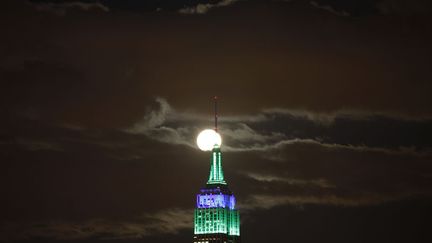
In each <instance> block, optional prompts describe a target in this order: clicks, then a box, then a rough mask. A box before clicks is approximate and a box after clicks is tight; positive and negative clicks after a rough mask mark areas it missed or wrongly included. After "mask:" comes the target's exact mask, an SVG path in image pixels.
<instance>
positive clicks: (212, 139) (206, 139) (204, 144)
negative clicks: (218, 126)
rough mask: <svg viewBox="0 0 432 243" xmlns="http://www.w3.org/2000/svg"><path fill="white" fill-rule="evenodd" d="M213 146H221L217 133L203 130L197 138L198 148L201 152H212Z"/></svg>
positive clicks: (220, 139)
mask: <svg viewBox="0 0 432 243" xmlns="http://www.w3.org/2000/svg"><path fill="white" fill-rule="evenodd" d="M215 144H217V145H218V146H220V145H221V144H222V138H221V136H220V135H219V133H217V132H215V130H213V129H206V130H203V131H201V132H200V134H199V135H198V137H197V145H198V148H199V149H201V150H202V151H210V150H212V149H213V146H214V145H215Z"/></svg>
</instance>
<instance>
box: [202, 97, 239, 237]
mask: <svg viewBox="0 0 432 243" xmlns="http://www.w3.org/2000/svg"><path fill="white" fill-rule="evenodd" d="M213 99H214V117H215V124H214V125H215V127H214V129H215V131H216V132H218V127H217V125H218V124H217V122H218V112H217V96H214V98H213ZM210 162H211V163H210V175H209V179H208V181H207V184H206V186H205V187H204V188H202V189H201V190H200V193H198V194H197V198H196V207H195V210H194V243H203V242H206V243H222V242H224V243H240V214H239V211H238V210H237V209H236V199H235V196H234V194H233V193H232V192H231V191H230V190H229V188H228V185H227V183H226V182H225V179H224V174H223V170H222V153H221V149H220V147H219V145H218V144H215V145H214V147H213V150H212V156H211V159H210Z"/></svg>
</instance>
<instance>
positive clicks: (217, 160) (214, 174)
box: [207, 144, 227, 185]
mask: <svg viewBox="0 0 432 243" xmlns="http://www.w3.org/2000/svg"><path fill="white" fill-rule="evenodd" d="M209 184H223V185H226V184H227V183H226V182H225V180H224V174H223V170H222V156H221V151H220V147H219V146H218V145H217V144H215V146H214V147H213V150H212V157H211V165H210V175H209V179H208V181H207V185H209Z"/></svg>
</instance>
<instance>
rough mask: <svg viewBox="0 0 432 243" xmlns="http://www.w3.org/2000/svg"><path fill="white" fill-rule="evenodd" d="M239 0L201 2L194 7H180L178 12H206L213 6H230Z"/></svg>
mask: <svg viewBox="0 0 432 243" xmlns="http://www.w3.org/2000/svg"><path fill="white" fill-rule="evenodd" d="M238 1H239V0H221V1H219V2H218V3H215V4H211V3H200V4H198V5H196V6H193V7H186V8H182V9H180V10H179V11H178V12H179V13H181V14H205V13H207V12H208V11H209V10H210V9H213V8H220V7H226V6H229V5H231V4H233V3H235V2H238Z"/></svg>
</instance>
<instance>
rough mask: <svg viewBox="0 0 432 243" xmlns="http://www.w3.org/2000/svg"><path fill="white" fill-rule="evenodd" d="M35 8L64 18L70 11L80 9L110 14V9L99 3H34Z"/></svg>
mask: <svg viewBox="0 0 432 243" xmlns="http://www.w3.org/2000/svg"><path fill="white" fill-rule="evenodd" d="M33 5H34V7H35V9H36V10H38V11H46V12H52V13H54V14H56V15H59V16H63V15H65V14H66V13H67V11H68V10H73V9H79V10H82V11H92V10H96V11H102V12H108V11H110V9H109V8H108V7H107V6H105V5H103V4H101V3H99V2H80V1H65V2H59V3H53V2H41V3H33Z"/></svg>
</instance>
